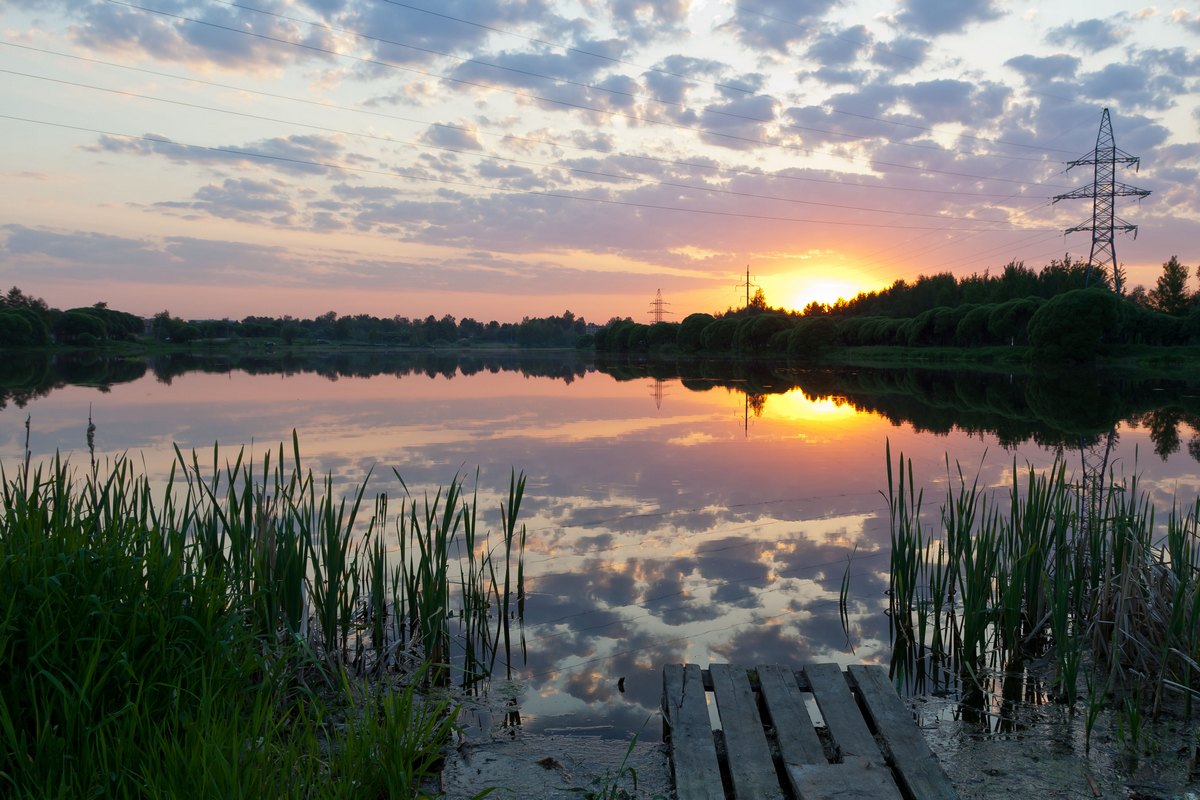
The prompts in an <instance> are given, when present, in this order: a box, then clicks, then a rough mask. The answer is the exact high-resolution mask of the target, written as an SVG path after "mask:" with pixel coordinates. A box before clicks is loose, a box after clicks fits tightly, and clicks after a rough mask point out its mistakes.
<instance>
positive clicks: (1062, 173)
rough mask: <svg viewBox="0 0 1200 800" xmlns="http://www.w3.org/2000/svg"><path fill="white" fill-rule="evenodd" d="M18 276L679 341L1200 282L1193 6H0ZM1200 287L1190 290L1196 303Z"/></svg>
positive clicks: (72, 300) (162, 304) (371, 1)
mask: <svg viewBox="0 0 1200 800" xmlns="http://www.w3.org/2000/svg"><path fill="white" fill-rule="evenodd" d="M0 75H2V77H0V140H2V141H3V143H4V146H3V148H0V180H2V182H0V284H3V286H4V287H7V286H12V285H16V286H19V287H21V288H22V289H23V290H24V291H25V292H26V293H29V294H33V295H35V296H39V297H43V298H44V299H46V301H47V302H48V303H50V304H51V305H52V306H56V307H60V308H69V307H73V306H78V305H90V304H92V303H95V302H98V301H103V302H107V303H108V304H109V305H110V306H111V307H114V308H119V309H122V310H126V311H131V312H133V313H137V314H141V315H151V314H154V313H156V312H158V311H162V310H169V311H170V312H171V313H172V314H174V315H177V316H182V317H185V318H189V319H202V318H223V317H228V318H234V319H239V318H242V317H244V316H247V315H252V314H254V315H257V314H265V315H271V316H282V315H285V314H290V315H293V316H298V317H311V316H315V315H318V314H321V313H324V312H327V311H335V312H337V313H338V314H359V313H366V314H374V315H377V316H393V315H401V316H409V317H424V316H426V315H428V314H434V315H435V316H438V317H441V316H442V315H445V314H451V315H453V316H455V317H457V318H464V317H474V318H476V319H480V320H490V319H497V320H500V321H517V320H520V319H521V318H522V317H525V316H543V315H548V314H558V313H561V312H562V311H564V310H566V309H570V310H571V311H572V312H574V313H575V314H576V315H582V316H584V317H586V318H587V319H588V320H590V321H595V322H604V321H606V320H608V319H609V318H610V317H613V316H622V317H623V316H630V317H633V318H634V319H638V320H643V321H645V320H648V319H649V318H650V313H651V306H652V304H653V302H654V299H655V296H656V292H659V291H661V292H662V299H663V301H664V303H665V305H664V308H665V309H666V311H667V312H668V314H669V316H667V317H666V318H667V319H682V318H683V317H684V316H686V315H687V314H689V313H692V312H695V311H708V312H714V311H723V310H725V309H726V308H728V307H731V306H732V307H737V306H739V305H741V304H742V303H743V302H744V301H745V293H746V288H745V282H746V275H747V271H748V272H749V275H750V281H751V283H752V288H762V289H763V291H764V293H765V294H766V298H767V301H768V302H769V303H770V304H771V305H775V306H784V307H793V308H798V307H802V306H803V305H804V304H805V303H807V302H809V301H810V300H814V299H816V300H819V301H823V302H830V301H833V300H836V299H837V297H839V296H845V297H851V296H853V295H854V294H855V293H857V292H859V291H864V290H872V289H878V288H882V287H885V286H887V285H890V284H891V283H892V282H893V281H895V280H896V279H898V278H905V279H909V280H911V279H913V278H915V277H917V276H919V275H922V274H935V273H940V272H951V273H953V274H954V275H956V276H960V277H961V276H965V275H970V274H972V273H977V272H978V273H982V272H984V271H985V270H991V271H992V272H993V273H995V272H997V271H999V270H1000V269H1002V268H1003V266H1004V265H1005V264H1006V263H1008V262H1010V261H1012V260H1019V261H1024V262H1025V264H1026V265H1027V266H1031V267H1033V268H1035V269H1039V268H1040V267H1041V266H1043V265H1044V264H1046V263H1048V262H1049V261H1050V260H1051V259H1053V258H1062V257H1063V256H1064V255H1065V254H1068V253H1069V254H1070V255H1071V256H1072V257H1073V258H1081V259H1086V258H1087V257H1088V255H1089V251H1090V248H1091V234H1090V232H1077V233H1071V234H1064V231H1065V230H1066V229H1068V228H1071V227H1075V226H1079V225H1084V224H1089V225H1090V220H1091V214H1092V208H1091V203H1090V201H1086V200H1064V201H1062V202H1058V203H1055V202H1052V199H1053V198H1054V197H1055V196H1057V195H1061V194H1065V193H1068V192H1071V191H1072V190H1075V189H1078V188H1079V187H1084V186H1090V185H1091V182H1092V179H1093V173H1092V168H1091V167H1090V166H1088V165H1079V166H1075V167H1072V168H1070V169H1068V163H1069V162H1071V161H1072V160H1076V159H1080V158H1086V157H1087V156H1088V155H1089V154H1090V153H1091V152H1092V151H1093V149H1094V148H1095V146H1096V139H1097V133H1098V130H1099V125H1100V120H1101V114H1102V111H1103V109H1105V108H1108V109H1110V113H1111V119H1112V129H1113V132H1114V135H1115V137H1116V144H1117V146H1118V147H1119V148H1120V149H1121V150H1122V151H1124V152H1125V153H1127V154H1129V155H1131V156H1137V157H1139V158H1140V163H1139V165H1138V168H1137V170H1136V171H1135V169H1134V167H1133V166H1132V165H1124V164H1122V165H1120V166H1119V167H1118V173H1117V180H1118V181H1119V182H1120V183H1122V184H1125V185H1127V186H1132V187H1137V188H1141V189H1147V190H1149V191H1150V192H1151V194H1150V195H1149V196H1148V197H1146V198H1144V199H1142V200H1140V201H1139V200H1137V199H1136V198H1124V199H1118V204H1117V215H1118V216H1119V217H1120V218H1121V219H1123V220H1124V221H1126V222H1128V223H1130V224H1133V225H1137V226H1138V231H1137V236H1136V238H1135V237H1134V236H1132V235H1125V234H1119V235H1118V236H1117V238H1116V242H1115V244H1116V253H1117V258H1118V261H1119V262H1120V263H1121V264H1123V265H1124V267H1125V269H1126V273H1127V281H1128V284H1129V285H1130V286H1133V285H1137V284H1143V285H1146V286H1153V284H1154V281H1155V279H1156V277H1157V276H1158V274H1159V273H1160V271H1161V265H1162V263H1163V262H1165V261H1166V260H1167V259H1168V258H1170V257H1171V256H1173V255H1175V256H1178V257H1179V259H1180V260H1181V261H1182V262H1183V263H1184V264H1187V265H1189V266H1191V267H1196V266H1198V265H1200V179H1198V178H1200V5H1197V4H1196V3H1195V2H1194V0H1193V2H1189V3H1188V4H1187V5H1185V6H1178V5H1163V6H1155V5H1138V4H1136V3H1130V2H1116V1H1114V0H1091V2H1081V1H1077V0H1058V2H1055V3H1008V2H1003V1H1002V0H896V1H895V2H892V1H890V0H874V1H873V2H872V1H866V2H856V1H855V0H745V2H736V1H734V0H658V1H657V2H652V1H651V0H607V2H605V1H603V0H571V1H566V0H513V1H512V2H492V1H491V0H438V2H434V0H411V1H409V0H405V1H404V2H401V0H119V1H118V0H3V2H0ZM1195 285H1196V281H1195V280H1193V288H1195Z"/></svg>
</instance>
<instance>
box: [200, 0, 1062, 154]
mask: <svg viewBox="0 0 1200 800" xmlns="http://www.w3.org/2000/svg"><path fill="white" fill-rule="evenodd" d="M209 1H210V2H213V3H217V4H220V5H226V6H229V7H231V8H238V9H242V10H245V11H251V12H254V13H257V14H262V15H264V16H269V17H273V18H275V19H281V20H287V21H289V22H296V23H300V24H302V25H309V26H313V27H317V28H321V29H322V30H331V31H335V32H337V33H341V34H346V35H348V36H354V37H356V38H361V39H364V40H366V41H370V42H374V43H376V44H387V45H391V46H394V47H400V48H404V49H409V50H414V51H417V52H420V53H425V54H427V55H435V56H439V57H443V58H449V59H453V60H455V61H458V62H460V63H463V64H475V65H478V66H482V67H487V68H489V69H495V70H499V71H503V72H511V73H514V74H517V75H524V76H526V77H533V78H538V79H541V80H547V81H554V82H556V83H561V84H565V85H567V86H575V87H579V88H582V89H588V90H590V91H597V92H604V93H605V94H611V95H615V96H618V97H624V98H629V99H631V100H642V101H646V102H653V103H659V104H661V105H665V106H671V107H674V108H678V109H681V110H683V111H688V110H693V109H692V107H691V106H689V105H688V104H687V103H684V102H681V101H676V100H664V99H662V98H660V97H657V96H655V95H648V94H645V93H641V92H627V91H624V90H621V89H614V88H612V87H608V86H601V85H598V84H594V83H585V82H583V81H576V80H572V79H570V78H564V77H561V76H556V75H546V74H545V73H541V72H536V71H534V70H529V69H522V68H520V67H513V66H508V65H505V64H497V63H494V62H490V61H484V60H482V59H479V58H473V57H472V58H468V57H466V56H459V55H455V54H453V53H449V52H446V51H444V50H435V49H433V48H430V47H423V46H421V45H415V44H411V43H409V42H401V41H397V40H395V39H385V38H383V37H379V36H374V35H371V34H367V33H362V32H360V31H355V30H352V29H349V28H343V27H339V26H334V25H329V24H328V23H323V22H317V21H314V20H306V19H302V18H300V17H293V16H290V15H287V14H283V13H280V12H277V11H269V10H266V9H261V8H257V7H255V6H251V5H248V4H246V3H241V2H237V0H209ZM756 97H763V98H767V99H770V100H772V101H774V100H775V98H773V97H770V96H769V95H756ZM703 112H704V113H705V114H713V115H716V116H721V117H728V118H730V119H736V120H741V121H743V122H756V123H775V124H776V125H777V126H778V127H779V128H780V129H783V130H794V131H802V132H806V133H819V134H823V135H826V136H840V137H842V138H844V139H855V140H859V141H874V140H876V139H879V138H881V137H879V136H876V135H865V134H856V133H847V132H845V131H835V130H828V129H825V128H814V127H811V126H806V125H792V124H789V123H784V122H781V121H778V120H777V119H776V118H774V117H755V116H751V115H749V114H741V113H737V112H732V111H728V110H726V109H720V108H714V107H712V106H711V105H709V106H705V107H704V109H703ZM855 116H862V118H864V119H876V120H877V121H880V122H883V121H884V120H882V119H881V118H872V117H865V116H863V115H855ZM906 127H918V126H908V125H906ZM921 130H927V131H934V129H933V128H921ZM970 138H973V139H976V140H979V141H986V140H985V139H984V138H983V137H970ZM888 141H890V142H891V144H893V145H896V146H900V147H911V148H914V149H920V150H931V151H934V152H939V153H940V152H945V148H943V147H941V146H940V145H933V144H921V143H917V142H904V141H894V140H888ZM1021 146H1022V147H1028V148H1029V149H1032V150H1039V151H1040V148H1039V147H1037V146H1036V145H1021ZM972 155H973V156H975V157H977V158H979V157H982V158H1001V159H1009V160H1013V161H1029V162H1033V163H1039V164H1040V163H1043V161H1044V159H1042V158H1030V157H1028V156H1011V155H1005V154H1003V153H973V154H972Z"/></svg>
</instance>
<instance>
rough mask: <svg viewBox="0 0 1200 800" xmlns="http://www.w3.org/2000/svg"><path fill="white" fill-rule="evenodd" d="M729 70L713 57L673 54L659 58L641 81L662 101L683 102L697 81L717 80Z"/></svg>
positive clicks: (643, 75)
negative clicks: (654, 67) (660, 59)
mask: <svg viewBox="0 0 1200 800" xmlns="http://www.w3.org/2000/svg"><path fill="white" fill-rule="evenodd" d="M727 69H728V66H727V65H726V64H724V63H723V62H721V61H715V60H713V59H710V58H693V57H692V56H684V55H672V56H667V57H666V58H665V59H663V60H662V61H660V62H659V63H658V65H657V69H655V70H647V71H646V72H644V73H642V80H643V81H645V82H646V86H648V87H649V89H650V91H651V93H652V94H653V95H654V96H655V97H656V98H658V99H659V100H663V101H665V102H668V103H682V102H684V101H685V100H686V99H687V95H688V93H689V92H690V91H692V90H694V89H696V88H697V83H696V81H697V80H717V79H719V78H720V76H721V75H722V74H723V73H724V72H725V71H726V70H727ZM683 76H687V77H683ZM746 88H750V87H746ZM750 91H754V89H752V88H751V89H750Z"/></svg>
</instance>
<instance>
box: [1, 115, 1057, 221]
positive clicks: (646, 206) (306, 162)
mask: <svg viewBox="0 0 1200 800" xmlns="http://www.w3.org/2000/svg"><path fill="white" fill-rule="evenodd" d="M0 119H7V120H12V121H16V122H26V123H30V124H35V125H44V126H48V127H55V128H62V129H66V130H75V131H81V132H85V133H94V134H98V135H101V136H112V137H116V138H121V139H128V140H130V141H142V142H148V143H151V144H156V145H166V146H168V147H177V148H180V149H182V150H192V151H200V152H209V153H219V154H223V155H232V156H238V157H242V158H250V159H260V160H263V161H272V162H279V163H285V164H291V165H296V166H308V167H321V168H323V169H330V170H337V171H342V172H351V173H358V174H366V175H381V176H386V177H391V178H400V179H403V180H410V181H418V182H428V183H438V184H443V185H447V186H458V187H465V188H470V189H485V190H488V191H492V192H498V193H501V194H510V195H527V196H533V197H546V198H552V199H556V200H576V201H580V202H585V203H596V204H601V205H610V206H621V207H627V208H637V209H643V210H655V211H671V212H679V213H689V214H703V215H708V216H715V217H728V218H735V219H751V220H762V221H768V222H805V223H815V224H820V225H838V226H845V227H859V228H885V229H901V230H919V229H921V228H922V227H923V226H912V225H889V224H887V223H876V222H850V221H846V220H819V219H807V218H803V217H783V216H776V215H771V214H749V213H742V212H737V211H719V210H715V209H707V208H685V207H682V206H668V205H661V204H658V203H642V202H637V201H632V200H614V199H612V198H604V197H586V196H581V195H573V194H566V193H563V192H549V191H541V190H538V189H518V188H513V187H505V186H494V185H486V184H479V183H474V182H470V181H457V180H451V179H449V178H437V177H432V176H429V175H411V174H408V173H403V172H397V171H394V170H393V171H389V170H380V169H370V168H368V167H353V166H348V165H346V164H336V163H330V162H322V161H313V160H310V159H304V158H294V157H291V156H282V155H278V154H274V153H260V152H256V151H253V150H246V149H243V148H236V147H216V146H211V145H198V144H190V143H187V142H180V141H175V140H172V139H166V138H162V137H158V136H149V135H139V134H131V133H121V132H117V131H108V130H102V129H99V128H91V127H87V126H83V125H71V124H67V123H62V122H53V121H49V120H42V119H34V118H32V117H22V116H19V115H15V114H0ZM928 227H929V229H931V230H942V228H936V227H932V226H928ZM955 230H960V229H955ZM981 230H996V228H983V229H981ZM1017 230H1036V229H1030V228H1022V229H1017Z"/></svg>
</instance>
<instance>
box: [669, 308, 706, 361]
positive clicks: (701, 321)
mask: <svg viewBox="0 0 1200 800" xmlns="http://www.w3.org/2000/svg"><path fill="white" fill-rule="evenodd" d="M712 321H713V316H712V314H702V313H701V314H689V315H688V316H687V317H685V318H684V320H683V322H681V323H679V331H678V332H677V333H676V334H675V344H676V346H678V347H679V350H680V352H683V353H695V352H697V351H698V350H700V348H701V347H703V346H704V344H703V342H702V341H701V338H700V337H701V335H702V334H703V333H704V329H705V328H707V327H708V326H709V325H710V324H712Z"/></svg>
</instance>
